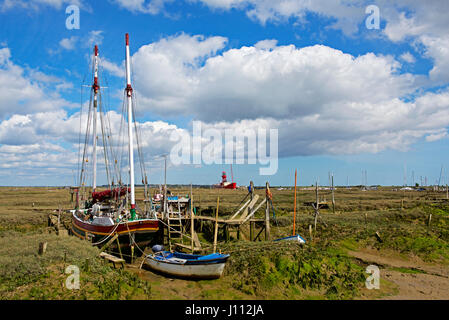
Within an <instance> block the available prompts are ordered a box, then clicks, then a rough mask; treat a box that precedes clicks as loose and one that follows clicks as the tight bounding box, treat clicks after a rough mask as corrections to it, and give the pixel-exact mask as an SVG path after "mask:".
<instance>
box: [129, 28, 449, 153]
mask: <svg viewBox="0 0 449 320" xmlns="http://www.w3.org/2000/svg"><path fill="white" fill-rule="evenodd" d="M226 42H227V41H226V39H224V38H217V37H211V38H204V37H198V36H192V37H189V36H187V35H185V34H182V35H180V36H178V37H170V38H168V39H162V40H160V41H159V42H156V43H152V44H150V45H146V46H143V47H142V48H140V49H139V50H138V52H137V53H136V54H134V56H133V64H134V66H139V67H138V68H135V83H134V85H135V87H136V89H137V91H138V93H139V102H140V108H143V109H145V110H146V111H151V112H153V113H154V112H158V113H159V114H160V115H161V116H162V117H164V116H167V117H170V116H173V115H185V116H191V117H193V118H194V119H200V120H202V121H203V122H204V123H205V125H210V126H218V127H220V126H221V127H230V128H234V130H237V129H238V128H243V127H248V126H249V127H266V128H278V129H279V134H280V139H281V141H280V143H279V146H280V153H281V154H282V155H284V156H285V155H298V154H329V153H330V154H352V153H360V152H379V151H382V150H385V149H396V150H406V149H407V148H408V147H409V146H410V145H411V144H412V143H414V142H416V141H417V140H418V139H420V138H422V137H425V136H426V135H432V134H435V133H436V132H440V131H441V130H442V128H445V127H446V126H448V125H449V113H448V111H447V110H449V108H448V107H449V93H448V91H447V90H445V91H444V90H443V91H441V92H438V93H425V94H421V95H420V94H418V93H417V92H416V90H417V89H419V83H420V81H421V78H420V76H415V75H412V74H400V73H398V70H399V69H400V68H401V64H400V63H399V62H398V61H396V60H395V59H394V58H393V57H391V56H383V55H375V54H373V53H368V54H365V55H362V56H359V57H354V56H352V55H350V54H347V53H343V52H341V51H339V50H335V49H332V48H329V47H326V46H322V45H316V46H311V47H305V48H296V47H294V46H276V43H275V42H273V41H271V40H268V41H263V42H259V43H258V44H257V45H256V46H254V47H242V48H239V49H229V50H224V49H223V48H224V45H225V43H226ZM267 48H268V49H267ZM406 58H407V59H409V58H410V57H406ZM409 60H410V59H409ZM156 74H157V75H158V77H154V76H153V75H156ZM410 95H416V98H415V100H413V101H408V102H405V101H404V100H403V99H402V98H403V97H409V96H410Z"/></svg>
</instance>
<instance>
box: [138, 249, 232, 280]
mask: <svg viewBox="0 0 449 320" xmlns="http://www.w3.org/2000/svg"><path fill="white" fill-rule="evenodd" d="M228 258H229V254H221V253H213V254H209V255H196V254H187V253H181V252H169V251H159V252H156V253H155V254H152V255H148V256H147V257H146V258H145V264H146V265H147V266H148V267H150V268H151V269H152V270H154V271H157V272H160V273H164V274H166V275H170V276H175V277H181V278H189V279H217V278H220V277H221V275H222V273H223V270H224V267H225V264H226V261H227V260H228Z"/></svg>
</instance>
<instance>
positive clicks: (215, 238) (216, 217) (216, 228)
mask: <svg viewBox="0 0 449 320" xmlns="http://www.w3.org/2000/svg"><path fill="white" fill-rule="evenodd" d="M219 206H220V197H218V198H217V212H216V213H215V231H214V253H215V252H217V236H218V208H219ZM226 229H227V228H226ZM226 233H227V234H226V238H227V237H228V230H226Z"/></svg>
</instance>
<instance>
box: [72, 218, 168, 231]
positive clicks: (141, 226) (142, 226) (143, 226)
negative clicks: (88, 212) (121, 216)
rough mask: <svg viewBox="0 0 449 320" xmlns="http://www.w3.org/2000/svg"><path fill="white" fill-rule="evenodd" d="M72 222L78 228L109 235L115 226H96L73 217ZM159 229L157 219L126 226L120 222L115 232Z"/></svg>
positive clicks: (134, 222)
mask: <svg viewBox="0 0 449 320" xmlns="http://www.w3.org/2000/svg"><path fill="white" fill-rule="evenodd" d="M72 223H73V224H75V225H76V227H77V228H79V229H81V230H82V231H87V232H91V233H93V234H99V235H108V234H110V233H111V232H112V231H114V228H115V225H114V226H94V225H91V224H89V223H83V222H81V221H79V220H78V219H76V218H74V217H72ZM158 230H159V223H158V221H157V220H151V221H145V220H144V221H132V222H129V223H128V227H126V224H120V225H119V226H118V227H117V229H116V230H115V232H114V233H117V234H123V233H128V232H142V231H154V232H156V231H158Z"/></svg>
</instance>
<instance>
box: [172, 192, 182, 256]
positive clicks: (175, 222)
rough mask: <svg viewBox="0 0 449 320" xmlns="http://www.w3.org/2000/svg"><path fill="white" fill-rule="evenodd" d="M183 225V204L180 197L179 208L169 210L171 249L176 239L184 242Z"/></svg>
mask: <svg viewBox="0 0 449 320" xmlns="http://www.w3.org/2000/svg"><path fill="white" fill-rule="evenodd" d="M183 238H184V237H183V227H182V217H181V206H180V203H179V198H178V210H177V211H171V212H170V210H169V212H168V246H169V248H170V250H172V249H173V246H174V245H175V243H174V241H178V242H181V243H183Z"/></svg>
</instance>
